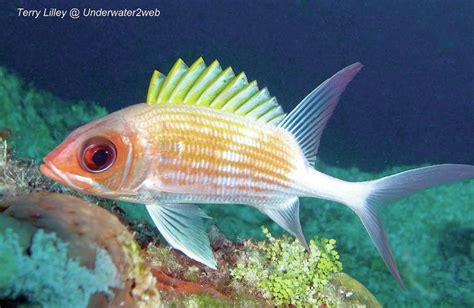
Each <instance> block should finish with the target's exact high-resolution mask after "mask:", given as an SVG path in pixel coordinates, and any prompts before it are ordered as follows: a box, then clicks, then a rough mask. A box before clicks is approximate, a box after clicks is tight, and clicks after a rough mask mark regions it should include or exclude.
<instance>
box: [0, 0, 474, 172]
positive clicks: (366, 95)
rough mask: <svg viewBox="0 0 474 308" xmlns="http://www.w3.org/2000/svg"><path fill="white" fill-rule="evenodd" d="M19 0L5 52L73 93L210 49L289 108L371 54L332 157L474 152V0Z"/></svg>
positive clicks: (111, 100) (325, 149) (337, 122)
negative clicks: (121, 11)
mask: <svg viewBox="0 0 474 308" xmlns="http://www.w3.org/2000/svg"><path fill="white" fill-rule="evenodd" d="M257 2H258V3H257ZM78 3H81V1H76V2H75V4H74V5H73V4H72V3H68V4H66V3H64V1H17V3H15V4H9V5H5V6H4V7H3V8H2V24H1V28H2V31H0V42H1V44H0V59H1V64H2V65H5V66H7V67H8V68H9V69H11V70H13V71H15V72H17V73H19V74H20V75H21V76H23V77H24V78H26V79H27V80H28V81H32V82H34V83H35V84H36V85H37V86H38V87H40V88H43V89H46V90H50V91H51V92H53V93H54V94H56V95H58V96H59V97H62V98H67V99H85V100H92V101H96V102H98V103H100V104H103V105H105V106H107V107H108V108H109V109H110V110H117V109H120V108H122V107H125V106H127V105H129V104H132V103H136V102H140V101H143V100H144V99H145V95H146V89H147V86H148V81H149V77H150V74H151V72H152V70H153V69H154V68H158V69H160V70H161V71H163V72H167V71H168V70H169V68H170V67H171V65H172V64H173V63H174V62H175V60H176V59H177V58H178V57H182V58H183V59H184V60H185V61H186V62H187V63H188V64H190V63H192V61H194V60H195V59H196V58H197V57H199V56H203V57H204V59H205V60H206V62H207V63H210V62H211V61H212V60H213V59H216V58H217V59H219V60H220V62H221V64H222V65H223V66H228V65H232V66H233V67H234V69H235V71H236V72H239V71H241V70H244V71H245V72H246V73H247V75H248V77H249V79H257V80H258V81H259V85H260V86H262V87H263V86H267V87H268V88H269V89H270V92H271V93H272V94H273V95H275V96H277V98H278V99H279V102H280V103H281V104H282V105H283V106H284V107H285V109H286V110H291V109H292V108H293V107H294V106H295V105H296V104H297V103H298V102H299V101H300V100H301V99H302V98H303V97H304V96H305V95H306V94H307V93H309V92H310V91H311V90H312V89H313V88H314V87H315V86H317V85H318V84H319V83H320V82H321V81H323V80H324V79H326V78H328V77H330V76H331V75H332V74H333V73H335V72H336V71H337V70H339V69H341V68H343V67H344V66H345V65H348V64H351V63H353V62H356V61H360V62H362V63H363V64H364V65H365V67H364V69H363V70H362V71H361V73H360V74H359V76H357V77H356V79H355V80H354V81H353V82H352V83H351V84H350V86H349V88H348V89H347V91H346V93H345V95H344V97H343V99H342V102H341V104H340V105H339V106H338V108H337V109H336V112H335V114H334V116H333V118H332V120H331V121H330V123H329V126H328V128H327V130H326V132H325V134H324V138H323V140H322V144H321V151H320V157H321V158H322V159H323V160H324V161H325V162H327V163H329V164H332V165H338V166H342V167H349V166H353V165H355V166H358V167H360V168H362V169H364V170H368V171H375V170H383V169H385V168H386V167H387V166H389V165H402V164H403V165H407V164H419V163H426V162H429V163H443V162H452V163H471V164H474V155H473V149H474V133H473V132H474V57H473V54H474V30H473V29H474V17H473V16H474V15H473V14H472V12H473V11H474V2H473V1H470V0H468V1H233V2H231V1H156V2H155V4H153V2H152V1H133V2H129V1H122V2H120V1H82V3H81V4H78ZM16 7H25V8H38V9H43V8H45V7H47V8H48V7H56V8H62V9H70V8H72V7H77V8H80V9H82V8H86V7H91V8H105V9H112V8H130V9H133V8H136V7H142V8H158V9H160V11H161V15H160V16H159V17H156V18H152V17H150V18H110V17H107V18H80V19H78V20H72V19H70V18H65V19H62V20H61V19H57V18H40V19H36V20H35V19H28V18H24V17H17V13H16Z"/></svg>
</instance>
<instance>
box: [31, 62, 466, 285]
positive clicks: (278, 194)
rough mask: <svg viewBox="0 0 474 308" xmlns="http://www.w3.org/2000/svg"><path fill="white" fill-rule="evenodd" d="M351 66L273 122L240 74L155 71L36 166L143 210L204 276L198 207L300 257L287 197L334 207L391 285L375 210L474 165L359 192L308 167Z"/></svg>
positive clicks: (426, 171) (271, 104)
mask: <svg viewBox="0 0 474 308" xmlns="http://www.w3.org/2000/svg"><path fill="white" fill-rule="evenodd" d="M361 68H362V65H361V64H360V63H355V64H352V65H349V66H347V67H346V68H344V69H342V70H341V71H339V72H337V73H336V74H335V75H334V76H332V77H331V78H329V79H328V80H326V81H324V82H323V83H322V84H321V85H320V86H318V87H317V88H316V89H315V90H313V91H312V92H311V93H310V94H309V95H308V96H306V97H305V98H304V99H303V100H302V101H301V103H300V104H299V105H298V106H297V107H296V108H295V109H294V110H293V111H292V112H290V113H289V114H285V113H284V112H283V109H282V108H281V106H280V105H279V104H278V103H277V100H276V99H275V98H274V97H271V96H270V94H269V92H268V90H267V89H266V88H264V89H259V88H258V86H257V83H256V81H253V82H250V83H249V82H248V81H247V78H246V76H245V74H244V73H240V74H238V75H235V74H234V72H233V71H232V69H231V68H230V67H229V68H227V69H225V70H223V69H222V68H221V66H220V64H219V63H218V62H217V61H214V62H213V63H212V64H211V65H209V66H206V64H205V63H204V61H203V60H202V58H200V59H198V60H197V61H196V62H195V63H194V64H193V65H192V66H190V67H187V66H186V64H184V62H183V61H182V60H178V61H177V62H176V64H175V65H174V66H173V67H172V69H171V71H170V73H169V74H168V76H165V75H163V74H162V73H160V72H158V71H155V72H154V74H153V77H152V79H151V82H150V86H149V89H148V95H147V102H146V103H141V104H136V105H132V106H130V107H127V108H125V109H122V110H119V111H117V112H114V113H111V114H109V115H108V116H106V117H104V118H101V119H98V120H95V121H93V122H90V123H88V124H85V125H84V126H82V127H80V128H78V129H76V130H75V131H74V132H72V133H71V134H70V135H69V136H68V137H67V138H66V139H65V140H64V141H63V142H62V143H61V144H60V145H59V146H58V147H57V148H56V149H54V150H53V151H52V152H51V153H49V154H48V155H47V156H46V157H45V158H44V164H42V165H41V167H40V169H41V171H42V172H43V174H45V175H46V176H48V177H50V178H52V179H54V180H56V181H58V182H60V183H63V184H64V185H66V186H69V187H70V188H72V189H75V190H78V191H81V192H84V193H88V194H93V195H97V196H100V197H105V198H111V199H116V200H124V201H128V202H133V203H141V204H145V205H146V208H147V210H148V212H149V214H150V216H151V218H152V219H153V221H154V223H155V224H156V227H157V228H158V230H159V231H160V232H161V234H162V235H163V237H164V238H165V239H166V240H167V241H168V242H169V244H171V246H173V247H174V248H176V249H178V250H181V251H182V252H183V253H185V254H186V255H188V256H189V257H191V258H193V259H195V260H197V261H199V262H202V263H204V264H205V265H207V266H209V267H211V268H216V261H215V258H214V256H213V254H212V250H211V248H210V244H209V239H208V237H207V233H206V230H205V228H204V224H203V221H202V218H204V217H207V216H206V215H205V214H204V213H203V212H201V210H200V209H199V208H198V207H197V206H196V205H195V204H200V203H216V204H244V205H250V206H253V207H255V208H257V209H258V210H260V211H261V212H263V213H264V214H266V215H268V216H269V217H270V218H271V219H272V220H273V221H275V222H276V223H277V224H279V225H280V226H281V227H282V228H283V229H285V230H286V231H288V232H289V233H291V234H292V235H294V236H296V237H297V238H298V239H299V240H300V241H301V243H302V244H303V245H304V246H305V247H307V248H308V245H307V243H306V240H305V237H304V235H303V232H302V229H301V225H300V220H299V197H313V198H322V199H327V200H331V201H335V202H339V203H342V204H345V205H346V206H348V207H349V208H351V209H352V210H353V211H354V212H355V213H356V214H357V215H358V216H359V218H360V219H361V221H362V223H363V225H364V226H365V228H366V229H367V231H368V233H369V235H370V237H371V238H372V240H373V242H374V243H375V246H376V248H377V249H378V251H379V252H380V254H381V256H382V258H383V260H384V262H385V264H386V265H387V266H388V268H389V270H390V272H391V273H392V275H393V276H394V277H395V279H396V280H397V281H398V283H399V284H400V285H401V286H402V287H403V282H402V279H401V277H400V274H399V271H398V269H397V266H396V263H395V260H394V257H393V255H392V252H391V249H390V246H389V243H388V241H387V237H386V235H385V233H384V230H383V225H382V221H381V220H380V216H379V212H378V208H379V206H380V205H383V204H387V203H390V202H393V201H395V200H398V199H400V198H402V197H405V196H408V195H410V194H412V193H414V192H417V191H420V190H424V189H427V188H429V187H432V186H435V185H438V184H442V183H446V182H450V181H456V180H462V179H467V178H472V177H474V166H470V165H455V164H443V165H435V166H430V167H425V168H419V169H414V170H409V171H405V172H402V173H399V174H395V175H392V176H388V177H384V178H381V179H377V180H373V181H366V182H347V181H343V180H340V179H337V178H334V177H331V176H329V175H326V174H323V173H321V172H318V171H317V170H315V169H314V167H313V165H314V161H315V159H316V154H317V152H318V146H319V143H320V139H321V135H322V133H323V130H324V128H325V126H326V124H327V122H328V120H329V118H330V117H331V114H332V113H333V111H334V109H335V107H336V104H337V102H338V100H339V97H340V95H341V93H342V92H343V91H344V89H345V88H346V86H347V84H348V83H349V82H350V81H351V80H352V78H353V77H354V76H355V75H356V74H357V73H358V72H359V70H360V69H361Z"/></svg>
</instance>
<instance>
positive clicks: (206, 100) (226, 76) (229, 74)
mask: <svg viewBox="0 0 474 308" xmlns="http://www.w3.org/2000/svg"><path fill="white" fill-rule="evenodd" d="M234 77H235V75H234V71H233V70H232V68H231V67H228V68H226V69H225V70H224V71H223V72H221V73H220V74H219V76H217V78H216V79H214V80H213V81H212V83H211V84H210V85H209V86H208V87H207V88H206V90H204V92H202V94H201V95H200V96H199V98H198V100H197V102H196V105H198V106H209V105H210V104H211V103H212V100H213V99H214V98H215V97H216V96H217V95H218V94H219V93H220V92H221V91H222V89H224V87H225V85H226V84H227V83H228V82H229V81H230V80H232V78H234Z"/></svg>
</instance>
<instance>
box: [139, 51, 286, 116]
mask: <svg viewBox="0 0 474 308" xmlns="http://www.w3.org/2000/svg"><path fill="white" fill-rule="evenodd" d="M147 103H148V104H188V105H196V106H202V107H203V108H214V109H220V110H222V111H225V112H230V113H234V114H238V115H241V116H244V117H247V118H249V119H253V120H256V121H261V122H265V123H271V124H274V125H277V124H278V123H280V122H281V121H282V120H283V118H284V117H285V113H284V111H283V109H282V108H281V106H280V105H279V104H278V102H277V99H276V98H275V97H271V96H270V93H269V92H268V90H267V88H263V89H261V90H259V88H258V85H257V82H256V81H255V80H254V81H252V82H250V83H249V82H248V80H247V76H246V75H245V73H243V72H241V73H240V74H238V75H235V74H234V71H233V70H232V68H231V67H228V68H226V69H225V70H222V68H221V65H220V64H219V62H218V61H217V60H214V61H213V62H212V63H211V64H210V65H209V66H206V64H205V63H204V60H203V59H202V58H199V59H197V60H196V61H195V62H194V63H193V64H192V65H191V66H190V67H189V68H188V66H187V65H186V64H185V63H184V62H183V60H181V59H178V61H176V63H175V64H174V65H173V67H172V68H171V70H170V72H169V74H168V76H165V75H163V74H162V73H160V72H159V71H154V72H153V76H152V78H151V81H150V85H149V87H148V93H147Z"/></svg>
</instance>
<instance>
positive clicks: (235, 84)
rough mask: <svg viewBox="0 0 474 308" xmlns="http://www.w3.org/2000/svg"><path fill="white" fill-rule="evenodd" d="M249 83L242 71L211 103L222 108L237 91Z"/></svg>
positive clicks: (212, 105)
mask: <svg viewBox="0 0 474 308" xmlns="http://www.w3.org/2000/svg"><path fill="white" fill-rule="evenodd" d="M247 84H248V81H247V76H245V73H244V72H242V73H240V74H239V75H237V76H236V77H235V78H234V79H232V80H231V81H229V83H228V84H227V85H226V86H225V88H224V89H223V90H222V91H221V93H219V95H217V97H216V98H214V101H213V102H212V104H211V105H210V106H211V107H212V108H216V109H221V108H222V106H224V105H225V103H227V102H228V101H229V99H231V98H232V97H233V96H234V95H235V94H236V93H238V92H239V91H240V90H242V88H243V87H245V86H246V85H247Z"/></svg>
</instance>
